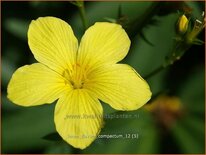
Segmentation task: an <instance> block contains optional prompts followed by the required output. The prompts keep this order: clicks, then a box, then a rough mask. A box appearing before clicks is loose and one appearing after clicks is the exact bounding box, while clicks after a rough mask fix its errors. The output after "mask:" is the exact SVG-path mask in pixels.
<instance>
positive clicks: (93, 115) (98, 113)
mask: <svg viewBox="0 0 206 155" xmlns="http://www.w3.org/2000/svg"><path fill="white" fill-rule="evenodd" d="M102 114H103V110H102V106H101V104H100V102H99V101H98V99H97V98H94V97H93V96H91V95H90V94H89V93H88V92H87V91H86V90H84V89H76V90H73V91H71V92H70V93H68V94H67V95H65V96H63V97H61V98H60V99H59V101H58V102H57V105H56V108H55V115H54V121H55V125H56V129H57V131H58V133H59V134H60V135H61V137H62V138H63V139H64V140H65V141H66V142H68V143H69V144H71V145H72V146H74V147H76V148H81V149H84V148H85V147H87V146H88V145H90V144H91V143H92V142H93V141H94V140H95V138H96V136H97V135H98V134H99V132H100V129H101V126H102V123H103V121H102Z"/></svg>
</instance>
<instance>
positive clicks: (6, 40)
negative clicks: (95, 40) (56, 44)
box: [1, 1, 205, 153]
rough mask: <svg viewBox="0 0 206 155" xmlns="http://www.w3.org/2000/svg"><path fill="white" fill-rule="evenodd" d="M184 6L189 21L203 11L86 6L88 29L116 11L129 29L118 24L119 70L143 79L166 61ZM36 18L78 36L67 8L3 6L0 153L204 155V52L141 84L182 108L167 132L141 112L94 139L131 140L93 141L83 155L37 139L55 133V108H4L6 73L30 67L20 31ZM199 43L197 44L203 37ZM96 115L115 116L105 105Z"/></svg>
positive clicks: (195, 49)
mask: <svg viewBox="0 0 206 155" xmlns="http://www.w3.org/2000/svg"><path fill="white" fill-rule="evenodd" d="M154 3H156V4H154ZM153 5H155V7H152V8H153V9H154V10H152V11H151V6H153ZM185 6H189V7H191V9H192V15H193V18H198V17H200V15H201V14H202V10H204V8H205V6H204V3H203V2H187V3H186V4H183V2H179V3H178V2H168V3H166V2H86V3H85V9H86V16H87V18H88V21H89V26H91V25H93V24H94V23H95V22H97V21H107V19H108V18H110V19H114V21H115V20H118V12H120V8H121V14H122V15H123V16H124V17H125V19H127V20H126V21H127V22H129V23H136V24H135V25H127V23H122V24H125V29H126V30H127V31H128V32H130V33H131V30H132V33H131V34H132V35H131V36H132V37H131V36H130V37H131V39H132V46H131V48H130V52H129V54H128V56H127V57H126V58H125V59H124V60H123V63H128V64H130V65H131V66H133V67H134V68H135V69H136V70H137V71H138V72H139V73H140V75H142V76H143V77H144V76H145V75H147V74H148V73H150V72H151V71H153V70H154V69H156V68H157V67H158V66H160V65H161V64H162V63H163V62H164V59H165V56H167V55H168V54H170V52H171V50H172V47H173V42H174V37H175V25H176V21H177V19H178V14H177V10H181V11H185ZM41 16H55V17H59V18H61V19H63V20H65V21H67V22H68V23H69V24H70V25H71V26H72V28H73V30H74V32H75V35H76V36H77V38H78V39H79V41H80V39H81V36H82V35H83V33H84V30H83V26H82V22H81V18H80V15H79V12H78V9H77V7H76V6H74V5H72V4H71V3H69V2H38V1H36V2H2V60H1V64H2V70H1V71H2V72H1V75H2V77H1V79H2V81H1V83H2V90H1V91H2V93H1V96H2V97H1V101H2V153H204V146H205V144H204V137H205V129H204V126H205V124H204V123H205V120H204V115H205V110H204V109H205V107H204V101H205V95H204V94H205V92H204V90H205V87H204V85H205V83H204V79H205V68H204V61H205V60H204V57H205V56H204V46H192V47H191V48H190V50H188V51H187V52H186V54H185V55H184V56H183V57H182V59H181V60H180V61H178V62H177V63H175V64H174V65H173V66H171V67H169V68H167V69H165V70H164V71H162V72H160V73H158V74H156V75H155V76H153V77H152V78H150V79H148V83H149V85H150V86H151V90H152V92H153V95H155V94H157V93H159V92H164V91H166V90H167V91H169V93H170V94H171V95H174V96H177V97H179V98H180V99H181V101H182V106H183V108H184V109H185V114H184V115H183V116H182V117H181V118H178V119H177V120H176V122H175V123H174V124H172V125H171V128H170V129H168V130H166V129H162V128H161V127H160V126H159V125H158V124H157V123H156V121H155V118H154V116H153V115H151V114H150V113H149V112H147V111H145V110H144V108H141V109H139V110H137V111H133V112H119V113H117V114H121V113H122V114H132V115H134V114H138V115H139V118H138V119H106V120H105V126H104V128H103V129H102V131H101V133H100V134H127V133H128V134H132V133H134V134H136V133H137V134H138V135H139V137H138V139H96V140H95V142H94V143H92V145H91V146H89V147H88V148H86V149H85V150H78V149H74V148H73V147H71V146H70V145H68V144H66V143H65V142H63V141H59V140H58V141H55V139H54V140H52V141H48V140H45V138H43V137H45V136H46V135H48V134H50V133H54V132H55V126H54V122H53V115H54V114H53V113H54V106H55V103H54V104H52V105H44V106H39V107H29V108H25V107H19V106H17V105H15V104H13V103H11V102H10V101H9V100H8V99H7V97H6V95H7V94H6V89H7V85H8V82H9V80H10V78H11V75H12V74H13V72H14V71H15V70H16V69H17V68H18V67H20V66H23V65H26V64H31V63H33V62H35V61H36V60H35V59H34V58H33V55H32V54H31V52H30V49H29V47H28V44H27V30H28V26H29V23H30V21H31V20H33V19H36V18H38V17H41ZM154 21H155V22H154ZM123 22H124V20H123ZM123 26H124V25H123ZM144 37H145V38H147V39H145V38H144ZM200 38H201V39H204V34H203V33H202V34H200ZM146 40H147V41H146ZM148 41H149V42H150V43H151V44H152V45H151V44H148ZM103 107H104V113H105V114H111V113H114V112H116V111H115V110H113V109H112V108H110V107H109V106H108V105H106V104H104V103H103Z"/></svg>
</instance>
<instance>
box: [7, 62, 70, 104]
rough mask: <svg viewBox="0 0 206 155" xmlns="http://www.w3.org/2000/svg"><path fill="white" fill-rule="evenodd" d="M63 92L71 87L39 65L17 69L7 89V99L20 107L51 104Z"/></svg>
mask: <svg viewBox="0 0 206 155" xmlns="http://www.w3.org/2000/svg"><path fill="white" fill-rule="evenodd" d="M65 90H71V87H70V86H69V85H65V80H64V79H63V78H62V76H60V75H59V74H57V73H56V72H54V71H52V70H51V69H49V68H48V67H46V66H45V65H43V64H40V63H35V64H32V65H26V66H23V67H21V68H19V69H17V70H16V71H15V73H14V74H13V76H12V78H11V80H10V82H9V85H8V89H7V91H8V98H9V99H10V100H11V101H13V102H14V103H16V104H18V105H21V106H35V105H41V104H44V103H52V102H53V101H55V100H56V99H57V98H59V97H60V95H61V93H62V92H63V91H65Z"/></svg>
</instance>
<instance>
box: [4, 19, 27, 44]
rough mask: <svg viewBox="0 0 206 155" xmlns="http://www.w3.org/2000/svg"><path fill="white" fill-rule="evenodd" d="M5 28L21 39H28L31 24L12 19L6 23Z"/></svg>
mask: <svg viewBox="0 0 206 155" xmlns="http://www.w3.org/2000/svg"><path fill="white" fill-rule="evenodd" d="M4 27H5V29H6V30H7V31H9V32H10V33H12V34H13V35H15V36H16V37H18V38H19V39H22V40H26V39H27V30H28V28H29V22H28V21H26V20H20V19H16V18H13V19H12V18H10V19H8V20H6V21H5V23H4Z"/></svg>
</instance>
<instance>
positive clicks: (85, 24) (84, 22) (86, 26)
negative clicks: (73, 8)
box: [78, 3, 88, 30]
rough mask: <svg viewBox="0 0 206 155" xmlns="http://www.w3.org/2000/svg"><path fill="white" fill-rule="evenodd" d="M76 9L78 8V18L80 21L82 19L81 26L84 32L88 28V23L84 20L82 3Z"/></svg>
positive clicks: (84, 14)
mask: <svg viewBox="0 0 206 155" xmlns="http://www.w3.org/2000/svg"><path fill="white" fill-rule="evenodd" d="M78 8H79V12H80V16H81V19H82V24H83V27H84V30H86V29H87V28H88V21H87V18H86V13H85V8H84V3H82V5H81V6H78Z"/></svg>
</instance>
